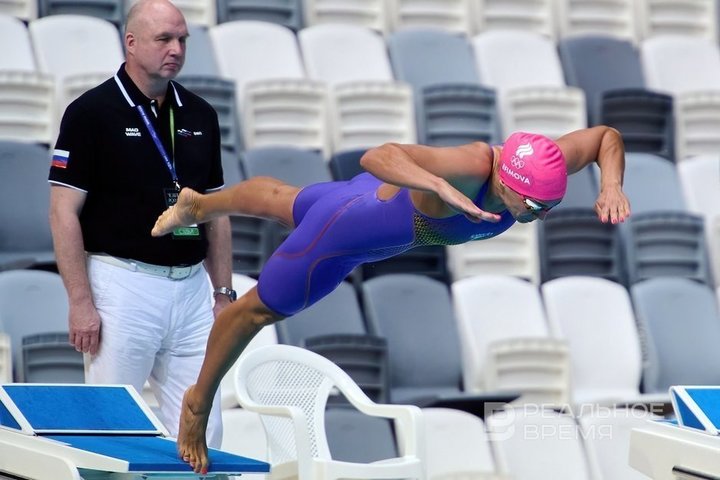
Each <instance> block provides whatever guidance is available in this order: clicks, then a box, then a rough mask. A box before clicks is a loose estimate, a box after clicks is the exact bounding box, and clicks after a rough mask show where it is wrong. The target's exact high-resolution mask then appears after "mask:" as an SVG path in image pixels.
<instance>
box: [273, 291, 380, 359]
mask: <svg viewBox="0 0 720 480" xmlns="http://www.w3.org/2000/svg"><path fill="white" fill-rule="evenodd" d="M276 328H277V332H278V340H279V341H280V342H281V343H286V344H289V345H296V346H299V347H302V346H304V344H305V340H306V339H308V338H311V337H316V336H319V335H329V334H354V335H364V334H366V333H367V328H366V326H365V320H364V318H363V315H362V311H361V310H360V303H359V302H358V298H357V295H356V293H355V288H354V287H353V286H352V285H351V284H349V283H347V282H343V283H341V284H340V286H338V288H336V289H335V290H334V291H333V292H331V293H330V294H329V295H328V296H326V297H325V298H323V299H322V300H320V301H319V302H317V303H316V304H314V305H313V306H311V307H310V308H308V309H306V310H303V311H302V312H300V313H298V314H295V315H293V316H292V317H289V318H287V319H285V320H283V321H282V322H279V323H277V324H276Z"/></svg>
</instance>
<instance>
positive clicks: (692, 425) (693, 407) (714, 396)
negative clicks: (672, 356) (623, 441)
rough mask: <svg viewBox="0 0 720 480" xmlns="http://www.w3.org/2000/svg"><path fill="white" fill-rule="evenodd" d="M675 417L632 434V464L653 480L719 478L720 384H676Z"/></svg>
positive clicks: (674, 388) (671, 389)
mask: <svg viewBox="0 0 720 480" xmlns="http://www.w3.org/2000/svg"><path fill="white" fill-rule="evenodd" d="M670 398H671V400H672V404H673V409H674V411H675V419H674V420H657V421H649V422H648V423H647V425H646V426H644V427H640V428H635V429H633V430H632V432H631V434H630V455H629V461H630V466H631V467H633V468H635V469H636V470H638V471H640V472H642V473H644V474H645V475H647V476H648V477H650V478H652V479H653V480H680V479H682V480H694V479H697V480H720V386H706V385H703V386H673V387H671V388H670Z"/></svg>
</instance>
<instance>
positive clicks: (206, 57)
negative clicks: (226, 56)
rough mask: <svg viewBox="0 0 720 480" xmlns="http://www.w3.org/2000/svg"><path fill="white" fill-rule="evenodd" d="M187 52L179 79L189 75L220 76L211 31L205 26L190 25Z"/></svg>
mask: <svg viewBox="0 0 720 480" xmlns="http://www.w3.org/2000/svg"><path fill="white" fill-rule="evenodd" d="M188 33H189V34H190V37H189V38H188V39H187V50H186V51H185V64H184V65H183V68H182V71H181V72H180V76H179V78H178V80H179V81H181V82H182V78H183V77H184V76H188V75H201V76H214V77H215V76H220V67H219V66H218V61H217V59H216V58H215V57H216V55H215V46H214V45H213V43H212V40H211V39H210V31H209V30H208V27H207V26H205V25H199V24H197V23H189V24H188Z"/></svg>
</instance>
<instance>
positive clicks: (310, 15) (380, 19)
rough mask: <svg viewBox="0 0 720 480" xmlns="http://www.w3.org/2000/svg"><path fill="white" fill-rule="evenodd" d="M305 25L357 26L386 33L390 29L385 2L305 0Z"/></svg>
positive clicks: (367, 0) (372, 0) (375, 0)
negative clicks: (333, 24) (332, 24)
mask: <svg viewBox="0 0 720 480" xmlns="http://www.w3.org/2000/svg"><path fill="white" fill-rule="evenodd" d="M303 7H304V14H305V25H308V26H312V25H320V24H326V23H335V24H342V25H357V26H360V27H366V28H371V29H373V30H376V31H378V32H381V33H384V32H386V31H387V28H388V19H387V5H386V2H385V1H384V0H363V1H362V2H357V1H356V0H305V1H303Z"/></svg>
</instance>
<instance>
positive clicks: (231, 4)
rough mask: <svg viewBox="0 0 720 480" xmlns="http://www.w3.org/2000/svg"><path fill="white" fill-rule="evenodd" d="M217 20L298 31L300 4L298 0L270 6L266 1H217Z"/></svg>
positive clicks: (274, 3)
mask: <svg viewBox="0 0 720 480" xmlns="http://www.w3.org/2000/svg"><path fill="white" fill-rule="evenodd" d="M217 19H218V23H228V22H232V21H256V22H263V23H275V24H278V25H282V26H284V27H287V28H291V29H293V30H299V29H300V28H302V25H303V21H302V3H301V1H300V0H279V1H275V2H273V3H272V4H268V1H267V0H242V1H233V0H219V1H218V2H217Z"/></svg>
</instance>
